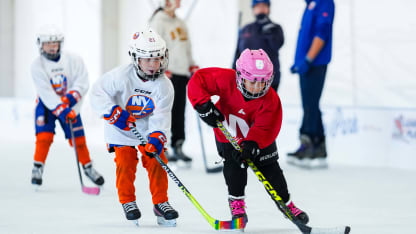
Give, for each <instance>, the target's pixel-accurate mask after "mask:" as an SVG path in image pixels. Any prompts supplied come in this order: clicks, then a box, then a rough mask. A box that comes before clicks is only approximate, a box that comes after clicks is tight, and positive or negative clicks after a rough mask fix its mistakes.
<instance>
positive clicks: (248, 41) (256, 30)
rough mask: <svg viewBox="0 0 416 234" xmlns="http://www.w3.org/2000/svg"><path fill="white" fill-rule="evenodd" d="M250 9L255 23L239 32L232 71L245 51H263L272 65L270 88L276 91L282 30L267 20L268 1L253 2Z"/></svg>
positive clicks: (254, 0) (282, 38)
mask: <svg viewBox="0 0 416 234" xmlns="http://www.w3.org/2000/svg"><path fill="white" fill-rule="evenodd" d="M252 8H253V13H254V15H255V17H256V21H254V22H253V23H250V24H247V25H246V26H244V27H243V28H242V29H241V30H240V32H239V35H238V42H237V49H236V51H235V56H234V62H233V69H235V62H236V61H237V59H238V57H240V54H241V52H243V51H244V50H245V49H247V48H248V49H251V50H258V49H263V50H264V51H266V53H267V54H268V55H269V57H270V60H271V61H272V63H273V67H274V72H275V74H274V79H273V82H272V86H271V87H272V88H273V89H274V90H275V91H277V88H278V87H279V83H280V63H279V49H280V48H281V47H282V45H283V43H284V36H283V30H282V27H281V26H280V25H279V24H276V23H273V22H272V21H271V20H270V19H269V14H270V0H253V2H252Z"/></svg>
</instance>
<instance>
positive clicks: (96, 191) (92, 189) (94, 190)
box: [68, 120, 100, 195]
mask: <svg viewBox="0 0 416 234" xmlns="http://www.w3.org/2000/svg"><path fill="white" fill-rule="evenodd" d="M68 122H69V131H70V132H71V141H72V147H74V150H75V158H76V160H77V161H76V163H77V168H78V175H79V181H80V182H81V190H82V192H84V193H86V194H90V195H98V194H100V188H99V187H87V186H85V185H84V182H83V181H82V175H81V168H80V166H79V156H78V151H77V145H76V143H75V136H74V129H73V127H72V120H68Z"/></svg>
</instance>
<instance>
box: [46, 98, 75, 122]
mask: <svg viewBox="0 0 416 234" xmlns="http://www.w3.org/2000/svg"><path fill="white" fill-rule="evenodd" d="M52 113H53V114H54V115H55V116H56V117H58V118H59V119H60V120H61V121H63V122H65V123H68V121H69V120H71V121H72V122H73V123H75V122H76V121H77V114H76V113H75V111H74V110H72V109H71V108H69V106H68V104H66V103H62V104H59V105H57V106H56V108H55V109H54V110H52Z"/></svg>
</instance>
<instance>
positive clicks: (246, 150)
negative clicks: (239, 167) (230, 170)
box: [232, 141, 260, 163]
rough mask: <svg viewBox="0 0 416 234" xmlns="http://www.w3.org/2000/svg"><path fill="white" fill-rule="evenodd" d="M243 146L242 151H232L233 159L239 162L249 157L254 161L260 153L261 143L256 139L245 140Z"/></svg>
mask: <svg viewBox="0 0 416 234" xmlns="http://www.w3.org/2000/svg"><path fill="white" fill-rule="evenodd" d="M241 148H242V149H243V151H242V152H239V151H237V150H234V151H233V152H232V157H233V159H234V160H235V161H236V162H238V163H243V162H244V161H245V160H247V159H250V160H252V161H254V159H256V157H257V156H258V155H259V154H260V148H259V145H258V144H257V143H256V142H255V141H243V142H242V143H241Z"/></svg>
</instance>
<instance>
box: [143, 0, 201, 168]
mask: <svg viewBox="0 0 416 234" xmlns="http://www.w3.org/2000/svg"><path fill="white" fill-rule="evenodd" d="M180 4H181V1H180V0H162V2H161V7H160V8H158V9H157V10H156V11H155V12H154V14H153V15H152V17H151V18H150V22H149V23H150V27H151V28H152V29H153V30H155V31H156V32H158V33H159V35H161V37H162V38H163V39H164V40H165V41H166V45H167V48H168V51H169V58H170V59H169V67H168V70H167V71H166V75H167V76H168V77H169V78H170V79H171V81H172V84H173V87H174V90H175V99H174V101H173V108H172V130H171V133H172V136H171V141H170V145H171V147H172V149H173V153H170V154H168V160H169V161H170V162H177V161H178V160H180V161H182V162H185V163H186V165H187V166H190V163H191V162H192V158H190V157H189V156H187V155H185V154H184V152H183V150H182V146H183V143H184V141H185V106H186V87H187V84H188V80H189V78H190V76H191V75H192V74H193V73H194V72H195V71H196V70H197V69H198V68H199V67H198V66H196V65H195V62H194V60H193V58H192V51H191V42H190V39H189V34H188V29H187V27H186V24H185V22H184V21H183V20H182V19H180V18H178V17H177V16H176V14H175V11H176V9H178V8H179V7H180Z"/></svg>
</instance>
